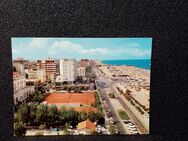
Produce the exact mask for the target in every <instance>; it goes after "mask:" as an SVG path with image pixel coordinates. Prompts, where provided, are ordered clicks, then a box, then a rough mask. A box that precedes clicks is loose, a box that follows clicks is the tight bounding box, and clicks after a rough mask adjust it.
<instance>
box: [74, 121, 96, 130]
mask: <svg viewBox="0 0 188 141" xmlns="http://www.w3.org/2000/svg"><path fill="white" fill-rule="evenodd" d="M77 128H78V130H80V129H84V128H87V129H95V124H94V123H93V122H91V121H89V120H85V121H83V122H80V123H78V126H77Z"/></svg>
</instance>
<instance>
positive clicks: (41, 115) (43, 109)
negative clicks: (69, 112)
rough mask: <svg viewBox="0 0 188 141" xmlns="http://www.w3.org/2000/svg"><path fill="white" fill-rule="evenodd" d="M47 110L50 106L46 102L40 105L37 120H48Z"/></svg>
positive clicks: (42, 122)
mask: <svg viewBox="0 0 188 141" xmlns="http://www.w3.org/2000/svg"><path fill="white" fill-rule="evenodd" d="M47 110H48V106H46V105H44V104H40V105H38V107H37V111H36V122H37V123H38V124H44V123H45V122H46V120H47Z"/></svg>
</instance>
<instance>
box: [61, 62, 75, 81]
mask: <svg viewBox="0 0 188 141" xmlns="http://www.w3.org/2000/svg"><path fill="white" fill-rule="evenodd" d="M59 63H60V76H61V77H62V79H63V80H64V81H74V80H75V78H76V76H77V62H76V60H74V59H64V60H60V62H59Z"/></svg>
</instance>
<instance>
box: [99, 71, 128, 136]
mask: <svg viewBox="0 0 188 141" xmlns="http://www.w3.org/2000/svg"><path fill="white" fill-rule="evenodd" d="M97 74H98V73H97ZM97 78H98V80H97V81H96V87H97V89H98V90H99V91H100V92H101V93H102V95H101V97H103V99H105V101H106V103H107V105H108V109H109V111H110V112H111V114H112V118H113V120H114V122H115V124H116V125H117V127H118V130H119V132H120V134H126V131H125V129H124V125H123V123H122V122H121V119H120V118H119V117H118V115H117V112H116V111H115V109H114V107H113V105H112V103H111V102H110V98H109V96H108V93H107V92H106V90H105V88H107V87H108V86H107V84H106V83H105V82H103V80H102V79H101V78H100V77H98V75H97ZM107 124H109V123H107Z"/></svg>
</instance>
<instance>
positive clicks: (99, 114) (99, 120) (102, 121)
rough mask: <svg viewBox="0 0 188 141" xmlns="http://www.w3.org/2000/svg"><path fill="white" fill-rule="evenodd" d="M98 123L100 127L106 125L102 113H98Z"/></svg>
mask: <svg viewBox="0 0 188 141" xmlns="http://www.w3.org/2000/svg"><path fill="white" fill-rule="evenodd" d="M96 121H97V124H99V125H104V124H105V118H104V114H103V113H102V112H97V113H96Z"/></svg>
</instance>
